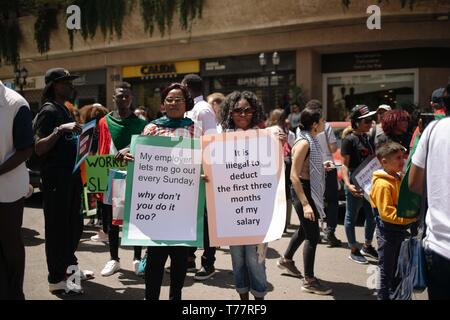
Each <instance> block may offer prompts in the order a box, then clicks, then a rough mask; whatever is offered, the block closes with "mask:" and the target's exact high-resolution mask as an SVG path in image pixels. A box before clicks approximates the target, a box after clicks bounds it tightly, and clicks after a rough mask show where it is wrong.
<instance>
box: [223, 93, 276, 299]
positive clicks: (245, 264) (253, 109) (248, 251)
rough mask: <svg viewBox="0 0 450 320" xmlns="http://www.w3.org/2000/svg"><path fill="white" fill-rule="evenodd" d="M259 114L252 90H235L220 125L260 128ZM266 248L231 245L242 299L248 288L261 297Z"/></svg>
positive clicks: (230, 128)
mask: <svg viewBox="0 0 450 320" xmlns="http://www.w3.org/2000/svg"><path fill="white" fill-rule="evenodd" d="M261 115H262V107H261V104H260V103H259V101H258V98H257V97H256V95H255V94H254V93H252V92H249V91H243V92H238V91H235V92H233V93H231V94H229V95H228V96H227V97H226V98H225V100H224V101H223V104H222V119H223V120H222V123H221V125H222V128H223V130H224V131H228V132H230V131H237V130H250V129H259V128H258V126H257V125H258V123H259V122H260V121H261ZM266 249H267V243H264V244H259V245H235V246H230V253H231V261H232V264H233V276H234V281H235V285H236V291H237V292H238V293H239V295H240V297H241V300H249V292H251V293H252V294H253V296H254V297H255V300H263V299H264V296H265V295H266V293H267V277H266V266H265V259H266Z"/></svg>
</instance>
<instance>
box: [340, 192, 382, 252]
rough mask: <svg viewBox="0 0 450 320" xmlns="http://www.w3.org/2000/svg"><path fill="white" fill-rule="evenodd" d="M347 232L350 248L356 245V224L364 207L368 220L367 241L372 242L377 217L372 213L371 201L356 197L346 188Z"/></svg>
mask: <svg viewBox="0 0 450 320" xmlns="http://www.w3.org/2000/svg"><path fill="white" fill-rule="evenodd" d="M345 199H346V205H345V222H344V226H345V234H346V235H347V240H348V246H349V247H350V248H354V247H356V235H355V225H356V220H357V219H358V212H359V210H360V209H361V208H363V209H364V213H365V215H366V221H365V223H364V230H365V237H366V239H365V240H366V242H367V243H369V242H372V240H373V232H374V231H375V219H374V216H373V213H372V208H371V207H370V203H369V202H368V201H367V200H366V199H364V198H357V197H354V196H353V194H352V193H351V192H350V191H348V189H345Z"/></svg>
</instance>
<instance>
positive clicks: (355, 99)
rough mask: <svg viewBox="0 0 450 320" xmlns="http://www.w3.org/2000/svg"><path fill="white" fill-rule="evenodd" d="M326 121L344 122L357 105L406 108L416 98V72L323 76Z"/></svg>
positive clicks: (373, 108) (372, 108)
mask: <svg viewBox="0 0 450 320" xmlns="http://www.w3.org/2000/svg"><path fill="white" fill-rule="evenodd" d="M324 82H325V86H326V89H325V92H324V97H325V99H326V106H327V120H328V121H344V120H345V119H346V118H347V117H348V115H349V113H350V110H351V109H352V108H353V107H354V106H355V105H357V104H365V105H367V106H369V108H370V109H371V110H376V109H377V108H378V106H379V105H380V104H387V105H390V106H391V107H392V108H406V107H407V106H408V107H409V106H411V105H413V104H415V102H416V101H417V92H416V89H415V87H416V72H415V71H411V72H398V71H397V72H392V73H388V72H385V73H383V72H376V73H353V74H348V73H347V74H346V73H342V74H334V75H325V79H324Z"/></svg>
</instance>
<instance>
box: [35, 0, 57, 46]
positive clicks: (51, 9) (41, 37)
mask: <svg viewBox="0 0 450 320" xmlns="http://www.w3.org/2000/svg"><path fill="white" fill-rule="evenodd" d="M57 15H58V7H57V5H52V4H50V3H44V2H42V3H39V4H38V5H37V19H36V22H35V23H34V39H35V40H36V44H37V47H38V51H39V53H40V54H44V53H46V52H48V51H49V50H50V37H51V34H52V32H53V31H55V30H56V29H58V20H57Z"/></svg>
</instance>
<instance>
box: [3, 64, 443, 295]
mask: <svg viewBox="0 0 450 320" xmlns="http://www.w3.org/2000/svg"><path fill="white" fill-rule="evenodd" d="M75 78H76V76H74V75H71V74H70V73H69V72H68V71H67V70H64V69H62V68H54V69H50V70H48V71H47V73H46V75H45V83H46V87H45V89H44V92H43V101H42V106H41V109H40V111H39V113H38V114H37V116H36V117H35V119H34V120H33V119H32V116H31V112H30V108H29V105H28V103H27V101H26V100H25V99H24V98H23V97H21V96H20V95H19V94H18V93H16V92H15V91H13V90H11V89H8V88H6V87H5V86H4V85H3V84H2V83H1V82H0V130H1V134H0V185H1V192H0V249H1V250H0V278H1V281H0V299H24V293H23V278H24V269H25V250H24V245H23V241H22V238H21V234H20V232H21V231H20V230H21V225H22V216H23V210H24V198H25V196H26V195H27V193H28V192H29V188H28V173H27V170H26V167H25V161H26V160H27V159H28V158H30V157H33V158H34V160H35V161H38V162H39V166H40V168H41V177H42V185H43V200H44V204H43V211H44V218H45V253H46V259H47V266H48V283H49V291H50V292H51V293H53V294H81V293H82V292H83V289H82V286H81V285H80V284H79V283H74V282H71V281H67V279H68V277H70V275H71V274H73V273H77V274H79V275H80V277H81V279H82V280H86V279H91V278H93V277H94V274H93V272H92V271H89V270H84V269H81V268H79V267H78V260H77V257H76V251H77V247H78V244H79V242H80V238H81V235H82V231H83V226H84V221H83V216H82V215H80V210H81V195H82V190H83V185H84V184H85V182H86V181H85V180H86V178H85V176H84V174H83V167H81V169H80V168H79V169H77V170H75V171H73V168H74V162H75V158H76V155H75V153H76V145H75V143H76V141H77V135H78V134H80V132H81V130H82V127H81V125H82V124H83V123H88V122H89V121H92V120H95V121H96V122H97V129H96V133H95V136H94V141H95V143H94V145H93V148H92V150H91V153H92V154H98V155H113V156H114V157H115V158H116V159H118V160H124V161H133V160H134V158H133V155H132V154H130V143H131V137H132V136H133V135H139V134H140V135H144V136H167V137H174V136H183V137H189V138H199V137H201V136H203V135H208V134H215V133H221V132H234V131H246V130H261V128H263V127H266V126H267V129H264V130H269V131H270V132H272V133H273V134H274V135H275V136H276V138H277V139H279V140H280V141H281V144H282V152H283V157H284V162H285V178H286V179H285V183H286V185H285V187H286V203H287V211H286V218H287V219H286V228H287V227H288V225H289V224H290V220H291V212H292V209H293V208H294V209H295V212H296V213H297V215H298V218H299V221H300V226H299V228H298V229H297V230H296V231H295V233H294V234H293V235H292V237H291V239H290V242H289V245H288V247H287V248H286V251H285V252H284V253H283V254H282V256H281V258H280V259H279V260H278V261H277V265H278V267H279V268H280V269H282V272H286V273H288V274H290V275H291V276H294V277H297V278H302V279H303V284H302V287H301V289H302V290H303V291H305V292H309V293H315V294H322V295H328V294H331V293H332V288H330V287H328V286H326V285H325V284H324V283H322V282H321V281H320V280H319V279H318V278H317V277H316V275H315V272H314V265H315V255H316V250H317V245H318V243H319V242H320V241H321V222H322V221H326V228H324V230H323V231H324V234H325V235H324V241H325V242H326V243H327V244H328V246H329V247H331V248H333V247H341V246H342V241H341V240H339V239H338V238H337V237H336V235H335V231H336V227H337V223H338V212H339V203H338V179H337V177H338V168H337V166H336V164H335V163H334V160H333V159H334V158H333V154H334V153H336V152H337V150H338V146H337V139H336V136H335V134H334V132H333V129H332V127H331V126H330V124H329V123H327V122H326V120H325V118H324V113H323V111H322V105H321V103H320V101H318V100H310V101H309V102H308V103H307V104H306V105H305V106H301V105H300V104H299V103H294V104H293V105H292V110H286V109H281V108H279V109H275V110H273V111H272V112H271V115H270V116H269V118H268V121H267V123H266V124H264V120H263V108H262V105H261V102H260V101H259V99H258V97H257V96H256V95H255V94H254V93H252V92H249V91H242V92H241V91H235V92H232V93H231V94H229V95H227V96H225V95H223V94H222V93H213V94H211V95H209V96H208V97H207V101H205V100H204V98H203V95H202V92H203V89H204V88H203V82H202V79H201V77H199V76H198V75H195V74H190V75H187V76H186V77H185V78H184V79H183V81H182V82H181V83H173V84H171V85H169V86H168V87H166V88H165V89H164V90H162V92H161V111H162V113H161V117H158V118H157V119H156V120H153V121H150V122H149V121H148V118H147V115H146V112H145V109H141V108H136V109H133V108H132V103H133V92H132V87H131V85H130V84H128V83H125V82H124V83H121V84H119V85H117V86H116V87H115V90H114V97H113V102H114V106H113V108H111V109H112V111H109V110H108V109H107V108H105V107H103V106H102V105H100V104H93V105H90V106H86V107H84V108H82V109H81V110H80V112H79V113H78V114H77V115H75V112H74V111H73V109H72V108H71V107H69V106H68V104H67V102H68V101H69V100H70V97H71V96H72V91H73V90H74V88H73V85H72V81H73V80H74V79H75ZM449 100H450V85H449V86H447V88H442V89H438V90H436V91H435V92H433V94H432V99H431V107H432V108H433V113H432V114H431V115H432V119H431V120H437V121H433V122H432V124H431V125H430V124H429V122H430V121H429V120H430V116H429V115H430V113H425V114H424V113H417V114H416V115H413V116H410V115H409V114H408V113H407V112H405V111H403V110H400V109H392V108H391V107H390V106H388V105H380V106H379V107H378V109H377V110H376V111H371V109H370V108H369V107H368V106H366V105H356V106H354V108H353V109H352V112H351V115H350V122H351V126H350V127H349V128H348V129H346V130H345V131H344V133H343V137H342V146H341V150H340V153H341V156H342V168H341V172H342V179H343V182H344V185H345V198H346V210H345V218H344V228H345V234H346V237H347V242H348V247H349V250H350V251H349V256H348V258H349V259H350V260H351V261H353V262H355V263H357V264H367V263H368V260H367V259H368V258H369V259H373V260H375V261H378V265H379V267H380V277H379V283H380V285H379V289H378V298H379V299H383V300H385V299H391V298H392V297H393V296H392V294H393V291H395V288H396V285H397V283H398V281H399V279H397V276H396V266H397V259H398V256H399V251H400V246H401V244H402V242H403V240H404V239H405V238H406V237H407V236H408V230H409V234H410V235H415V234H416V233H417V228H418V227H420V226H418V224H417V223H416V222H417V221H418V220H419V219H418V216H417V217H413V218H403V217H401V216H400V215H399V214H398V212H397V207H398V202H399V197H401V192H400V189H401V187H400V186H401V183H402V181H403V179H404V177H405V174H406V175H407V178H409V181H408V184H407V186H408V188H409V189H410V191H411V192H414V193H416V194H417V196H418V195H421V194H423V195H424V196H427V199H428V210H427V211H426V212H427V216H426V221H425V222H426V237H425V238H424V247H425V252H426V257H427V260H426V261H427V279H428V292H429V297H430V299H449V298H450V202H449V199H450V194H449V191H448V188H447V186H446V183H447V181H449V179H450V167H449V166H448V161H445V160H446V159H448V157H449V155H450V138H449V137H450V119H449V118H448V117H446V116H448V112H449V111H450V101H449ZM302 108H303V110H302ZM289 111H292V112H289ZM376 116H378V118H376ZM77 117H78V118H77ZM440 118H444V119H441V120H439V119H440ZM374 157H376V158H378V160H379V162H380V164H381V166H382V169H381V170H378V171H376V172H374V174H373V185H372V189H371V192H370V194H366V195H365V194H364V192H363V190H362V189H361V188H360V187H359V186H358V185H357V184H356V183H355V180H354V175H355V172H357V170H358V168H360V167H361V165H363V164H364V163H365V162H366V161H367V160H368V159H370V158H374ZM408 158H409V159H408ZM406 159H408V165H407V166H406V167H405V160H406ZM405 168H407V169H405ZM203 178H204V180H205V183H208V178H207V177H203ZM424 186H428V187H427V188H425V189H424ZM424 190H425V191H424ZM424 192H425V194H424ZM106 198H107V197H106V196H104V195H103V194H97V195H92V201H94V202H97V203H98V205H97V207H98V216H99V218H100V219H101V221H102V229H101V230H99V232H98V234H97V235H96V236H94V237H92V238H91V239H92V240H93V241H104V242H106V243H108V244H109V250H110V256H111V257H110V260H109V261H107V262H106V264H105V266H104V268H103V270H102V271H101V275H102V276H105V277H107V276H110V275H112V274H114V273H115V272H117V271H119V270H120V269H121V266H120V258H119V237H120V224H121V221H118V220H116V219H114V218H113V215H112V205H111V203H109V202H108V200H107V199H106ZM361 209H362V211H363V213H364V215H365V225H364V231H365V233H364V237H365V238H364V242H363V244H362V246H360V245H359V244H358V241H357V239H356V234H355V225H356V222H357V219H358V214H359V213H360V211H361ZM419 209H420V208H418V211H420V210H419ZM204 218H205V219H204V230H205V231H204V239H203V240H204V246H203V247H204V250H203V253H202V256H201V268H200V269H199V270H197V269H196V263H195V259H196V255H195V253H196V250H197V248H192V247H183V246H159V247H158V246H150V247H147V248H144V249H146V254H145V258H143V257H142V250H143V248H142V247H138V246H136V247H134V258H133V267H134V271H135V272H136V274H139V273H141V271H140V265H141V262H142V261H143V260H145V272H144V273H145V275H144V277H145V289H146V290H145V298H146V299H147V300H157V299H159V298H160V290H161V283H162V279H163V275H164V272H165V271H166V272H169V273H170V293H169V299H171V300H180V299H181V298H182V289H183V285H184V280H185V277H186V273H187V271H188V270H196V273H195V277H194V278H195V279H196V280H200V281H202V280H207V279H208V278H210V277H212V276H213V275H214V274H215V267H214V263H215V254H216V248H215V247H211V246H210V244H209V235H208V222H207V220H208V213H207V210H206V209H205V215H204ZM286 228H285V230H286ZM375 230H376V232H375ZM375 234H376V240H377V241H376V242H377V243H376V245H375V244H374V241H373V240H374V239H373V238H374V235H375ZM302 244H303V268H304V272H303V274H302V272H301V271H300V270H299V269H298V268H297V267H296V265H295V262H294V259H293V258H294V254H295V252H296V251H297V250H298V248H299V247H300V246H301V245H302ZM268 245H269V244H267V243H264V244H257V245H254V244H253V245H234V246H230V253H231V265H232V270H233V277H234V284H235V288H236V291H237V293H238V294H239V297H240V298H241V299H242V300H248V299H249V298H250V297H249V294H250V293H251V294H252V295H253V296H254V298H255V299H264V297H265V295H266V294H267V290H268V289H267V275H266V266H265V255H266V251H267V246H268ZM169 257H170V267H169V268H167V269H166V270H165V269H164V267H165V265H166V262H167V259H168V258H169Z"/></svg>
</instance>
